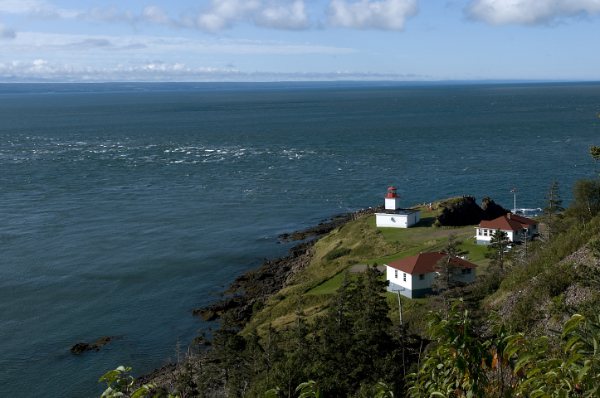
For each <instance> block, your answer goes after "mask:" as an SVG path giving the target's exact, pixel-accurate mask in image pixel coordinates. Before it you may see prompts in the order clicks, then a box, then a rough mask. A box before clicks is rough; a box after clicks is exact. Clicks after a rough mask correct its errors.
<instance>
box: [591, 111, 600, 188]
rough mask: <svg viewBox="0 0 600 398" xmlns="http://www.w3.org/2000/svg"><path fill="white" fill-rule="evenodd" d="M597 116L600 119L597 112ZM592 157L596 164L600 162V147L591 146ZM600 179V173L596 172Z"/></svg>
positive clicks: (599, 114)
mask: <svg viewBox="0 0 600 398" xmlns="http://www.w3.org/2000/svg"><path fill="white" fill-rule="evenodd" d="M596 116H598V117H600V113H598V112H596ZM589 149H590V156H591V157H592V159H594V162H598V160H600V146H591V147H590V148H589ZM595 171H596V173H598V176H599V177H600V171H597V170H595Z"/></svg>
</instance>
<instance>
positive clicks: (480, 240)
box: [475, 227, 520, 245]
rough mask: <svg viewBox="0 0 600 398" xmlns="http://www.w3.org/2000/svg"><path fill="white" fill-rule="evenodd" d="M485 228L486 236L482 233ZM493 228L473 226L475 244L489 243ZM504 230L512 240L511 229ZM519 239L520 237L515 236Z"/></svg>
mask: <svg viewBox="0 0 600 398" xmlns="http://www.w3.org/2000/svg"><path fill="white" fill-rule="evenodd" d="M485 229H487V236H484V235H483V230H485ZM479 231H481V235H479ZM494 231H495V230H494V229H488V228H479V227H475V238H476V239H477V244H480V245H489V244H490V240H491V239H492V235H493V234H494ZM504 232H506V234H507V235H508V239H510V240H511V241H513V242H514V239H513V231H504ZM517 239H520V238H517Z"/></svg>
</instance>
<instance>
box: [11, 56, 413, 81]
mask: <svg viewBox="0 0 600 398" xmlns="http://www.w3.org/2000/svg"><path fill="white" fill-rule="evenodd" d="M419 78H423V76H415V75H402V74H396V73H388V74H382V73H353V72H347V71H333V72H324V73H314V72H292V73H273V72H263V71H255V72H243V71H239V70H237V69H227V68H226V69H219V68H205V67H200V68H190V67H188V66H186V65H185V64H183V63H173V64H169V63H165V62H161V61H152V62H147V63H144V64H140V65H135V66H123V65H118V66H116V67H113V68H92V67H87V66H73V65H69V64H53V63H50V62H48V61H47V60H43V59H37V60H35V61H33V62H28V63H24V62H5V63H3V62H0V82H110V81H112V82H115V81H120V82H126V81H130V82H172V81H179V82H180V81H232V82H241V81H248V82H252V81H255V82H264V81H322V80H417V79H419Z"/></svg>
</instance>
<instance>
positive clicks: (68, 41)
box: [3, 32, 359, 62]
mask: <svg viewBox="0 0 600 398" xmlns="http://www.w3.org/2000/svg"><path fill="white" fill-rule="evenodd" d="M134 50H145V51H143V54H162V56H165V55H167V54H169V56H170V55H171V54H173V56H178V55H177V54H196V55H197V54H236V55H238V54H240V55H241V54H243V55H255V54H273V55H298V54H334V55H341V54H355V53H358V52H359V51H358V50H357V49H354V48H351V47H334V46H324V45H314V44H310V43H294V42H286V41H272V40H270V41H261V40H231V39H214V38H208V39H189V38H184V37H168V36H144V35H130V36H127V35H119V36H108V35H69V34H46V33H39V32H19V34H18V35H17V37H16V38H15V39H14V40H11V41H10V42H6V43H5V44H4V45H3V55H5V56H13V57H19V58H17V59H20V57H22V56H27V55H33V56H36V57H39V55H38V54H39V53H40V52H46V53H60V57H63V58H64V57H67V56H69V53H72V55H73V56H74V57H79V55H77V53H78V52H81V51H87V52H94V53H95V54H97V55H98V56H99V57H100V59H102V60H103V61H105V62H106V61H107V59H106V52H107V51H111V52H115V51H121V52H132V53H133V51H134ZM101 54H103V55H101ZM136 54H138V55H135V57H136V58H137V57H138V56H139V54H140V52H138V53H136ZM46 56H48V55H46ZM125 56H126V55H121V56H120V59H123V57H125Z"/></svg>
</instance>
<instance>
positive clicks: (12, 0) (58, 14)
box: [0, 0, 80, 19]
mask: <svg viewBox="0 0 600 398" xmlns="http://www.w3.org/2000/svg"><path fill="white" fill-rule="evenodd" d="M0 12H5V13H8V14H21V15H27V16H29V17H34V18H40V19H59V18H75V17H77V15H79V14H80V12H79V11H77V10H67V9H62V8H59V7H57V6H55V5H53V4H50V3H48V2H46V1H44V0H0Z"/></svg>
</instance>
